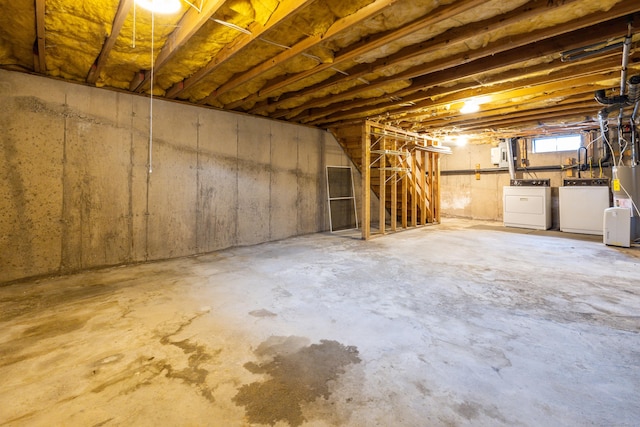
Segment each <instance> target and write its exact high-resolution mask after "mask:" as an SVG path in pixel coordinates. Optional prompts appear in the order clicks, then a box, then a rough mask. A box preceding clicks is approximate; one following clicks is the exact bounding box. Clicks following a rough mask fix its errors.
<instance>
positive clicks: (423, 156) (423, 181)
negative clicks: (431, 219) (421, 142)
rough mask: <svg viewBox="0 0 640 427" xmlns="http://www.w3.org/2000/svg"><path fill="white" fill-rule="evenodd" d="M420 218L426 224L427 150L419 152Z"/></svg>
mask: <svg viewBox="0 0 640 427" xmlns="http://www.w3.org/2000/svg"><path fill="white" fill-rule="evenodd" d="M420 160H421V161H420V163H421V165H420V219H421V224H422V225H426V224H427V152H426V151H422V152H420Z"/></svg>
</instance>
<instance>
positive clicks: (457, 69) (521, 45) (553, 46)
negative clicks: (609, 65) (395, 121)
mask: <svg viewBox="0 0 640 427" xmlns="http://www.w3.org/2000/svg"><path fill="white" fill-rule="evenodd" d="M636 8H638V9H640V4H636ZM594 15H595V14H594ZM594 15H589V17H588V18H585V19H584V21H583V22H591V21H592V20H597V19H599V20H602V19H603V17H602V15H601V14H597V15H598V16H597V17H596V16H594ZM638 18H640V17H638ZM627 21H628V18H627V17H623V18H617V19H613V20H609V21H607V22H606V23H603V24H602V25H601V26H600V28H601V31H599V32H598V33H597V34H594V33H593V32H592V31H589V30H588V29H587V30H575V31H572V32H570V33H565V32H564V30H565V29H566V28H568V27H566V26H562V27H563V28H558V27H552V28H549V29H544V30H540V31H537V32H534V33H530V34H524V35H523V36H521V37H518V38H513V42H512V43H509V44H502V43H492V44H490V45H488V46H486V47H485V48H481V49H477V50H475V51H472V53H465V54H464V55H461V56H456V57H452V58H450V59H448V60H446V61H436V62H435V63H433V64H430V65H427V66H426V67H425V66H415V67H412V68H410V69H408V70H406V71H404V72H401V73H398V74H395V75H393V76H391V77H387V78H380V79H378V80H375V81H374V82H372V83H371V84H370V85H360V86H356V87H354V88H353V89H350V90H347V91H344V92H341V93H339V94H334V95H333V96H332V97H331V99H330V101H331V103H332V104H333V103H338V102H339V101H349V100H352V99H356V98H358V96H360V95H361V94H362V93H363V92H366V91H370V90H373V89H381V90H383V89H384V88H385V86H388V85H389V84H390V83H393V82H396V81H399V80H412V84H411V87H410V88H411V90H412V91H417V90H425V89H428V88H429V87H432V86H435V85H438V84H440V83H443V82H444V81H447V80H448V79H451V78H455V77H456V76H457V75H461V74H462V75H464V74H465V73H471V74H475V73H478V72H481V71H482V70H485V71H486V70H487V69H492V68H493V69H496V68H501V67H505V66H507V65H513V64H517V63H521V62H524V61H525V58H526V60H530V59H535V58H541V57H545V56H548V55H553V54H559V53H561V52H563V51H566V50H570V49H574V48H578V47H581V46H585V45H589V44H592V43H597V42H600V41H602V40H607V39H610V38H616V37H622V36H624V35H625V34H626V33H627ZM585 26H586V24H584V23H583V24H580V27H581V28H584V27H585ZM532 39H537V40H539V41H536V42H531V40H532ZM511 46H514V47H515V48H511V49H508V48H510V47H511ZM455 64H463V65H455ZM474 67H475V71H462V70H468V69H470V68H474ZM437 72H441V74H440V79H438V78H437V77H436V78H434V77H433V76H432V75H431V74H433V73H437ZM404 90H405V91H406V90H407V89H404ZM390 95H396V96H400V97H401V96H402V95H400V94H390ZM327 102H328V100H327V99H325V98H321V99H318V100H316V101H309V102H307V103H305V104H304V105H303V106H301V107H299V108H296V109H293V110H291V111H285V112H281V113H276V114H274V115H273V116H275V117H286V118H288V119H294V118H298V117H300V118H301V119H302V117H304V119H302V121H303V122H309V121H312V120H314V119H316V118H318V117H322V116H324V115H326V112H321V111H318V112H317V113H313V114H308V115H307V116H306V117H305V116H304V115H303V113H304V112H308V111H309V110H310V109H312V108H313V107H319V106H325V107H326V104H327ZM329 108H330V107H329ZM342 111H344V108H342Z"/></svg>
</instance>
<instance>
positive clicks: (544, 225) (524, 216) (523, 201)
mask: <svg viewBox="0 0 640 427" xmlns="http://www.w3.org/2000/svg"><path fill="white" fill-rule="evenodd" d="M502 194H503V208H504V209H503V214H504V215H503V220H504V225H505V227H519V228H532V229H534V230H548V229H549V228H551V187H547V186H544V187H543V186H531V187H525V186H509V187H503V193H502ZM601 222H602V219H601Z"/></svg>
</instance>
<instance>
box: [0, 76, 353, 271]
mask: <svg viewBox="0 0 640 427" xmlns="http://www.w3.org/2000/svg"><path fill="white" fill-rule="evenodd" d="M149 111H150V102H149V99H148V98H144V97H140V96H134V95H130V94H125V93H118V92H112V91H106V90H101V89H96V88H90V87H86V86H81V85H73V84H68V83H64V82H59V81H55V80H51V79H44V78H40V77H35V76H30V75H26V74H21V73H14V72H8V71H3V70H0V129H1V134H0V181H1V182H2V185H0V283H2V282H8V281H12V280H16V279H20V278H24V277H30V276H37V275H42V274H51V273H65V272H72V271H78V270H82V269H87V268H92V267H97V266H107V265H117V264H122V263H131V262H140V261H147V260H155V259H165V258H173V257H180V256H185V255H192V254H197V253H205V252H211V251H215V250H218V249H222V248H226V247H231V246H236V245H251V244H256V243H261V242H266V241H270V240H277V239H282V238H286V237H290V236H295V235H299V234H304V233H312V232H317V231H323V230H326V229H328V217H327V215H328V214H327V202H326V199H327V196H326V181H325V169H326V166H327V165H330V166H333V165H339V166H340V165H349V164H350V162H349V160H348V159H347V157H346V156H345V154H344V153H343V151H342V149H341V148H340V147H339V145H338V144H337V143H336V141H335V139H334V138H333V136H331V135H330V134H329V133H327V132H324V131H321V130H318V129H313V128H308V127H303V126H296V125H291V124H287V123H282V122H276V121H271V120H266V119H260V118H255V117H249V116H245V115H240V114H233V113H227V112H221V111H215V110H211V109H205V108H199V107H195V106H189V105H183V104H178V103H171V102H166V101H162V100H159V99H156V100H154V103H153V146H152V150H151V153H152V163H151V165H152V172H151V173H149V167H148V165H149V126H150V120H149ZM356 174H357V173H356ZM356 188H359V183H358V182H357V183H356ZM358 198H359V195H358Z"/></svg>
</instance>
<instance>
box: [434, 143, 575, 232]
mask: <svg viewBox="0 0 640 427" xmlns="http://www.w3.org/2000/svg"><path fill="white" fill-rule="evenodd" d="M493 146H494V145H491V144H470V145H466V146H464V147H453V148H452V150H453V154H452V155H447V156H441V163H440V167H441V170H442V171H447V170H449V171H451V170H467V171H469V172H472V171H473V170H474V169H475V168H476V165H477V164H479V165H480V168H481V169H492V168H497V166H495V165H493V164H492V163H491V148H492V147H493ZM527 157H528V159H529V165H530V166H536V167H538V166H559V165H562V164H565V162H566V160H567V158H572V157H573V158H575V157H576V154H575V152H556V153H541V154H540V153H539V154H536V153H532V152H531V151H530V148H529V150H528V153H527ZM566 175H567V174H566V172H563V171H560V170H550V171H535V172H531V173H526V172H522V171H521V172H520V173H519V176H517V177H519V178H525V179H534V178H535V179H549V180H550V183H551V199H552V200H551V202H552V209H551V213H552V228H557V227H558V226H559V221H558V219H559V212H558V187H559V186H561V185H562V181H563V179H564V178H565V177H566ZM509 181H510V177H509V172H507V171H504V172H494V173H481V174H480V179H476V176H475V174H474V173H464V174H463V173H461V174H455V175H446V174H445V175H443V176H442V177H441V190H440V191H441V213H442V215H444V216H450V217H460V218H472V219H482V220H494V221H502V219H503V202H502V193H503V191H502V189H503V187H504V186H508V185H509Z"/></svg>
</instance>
